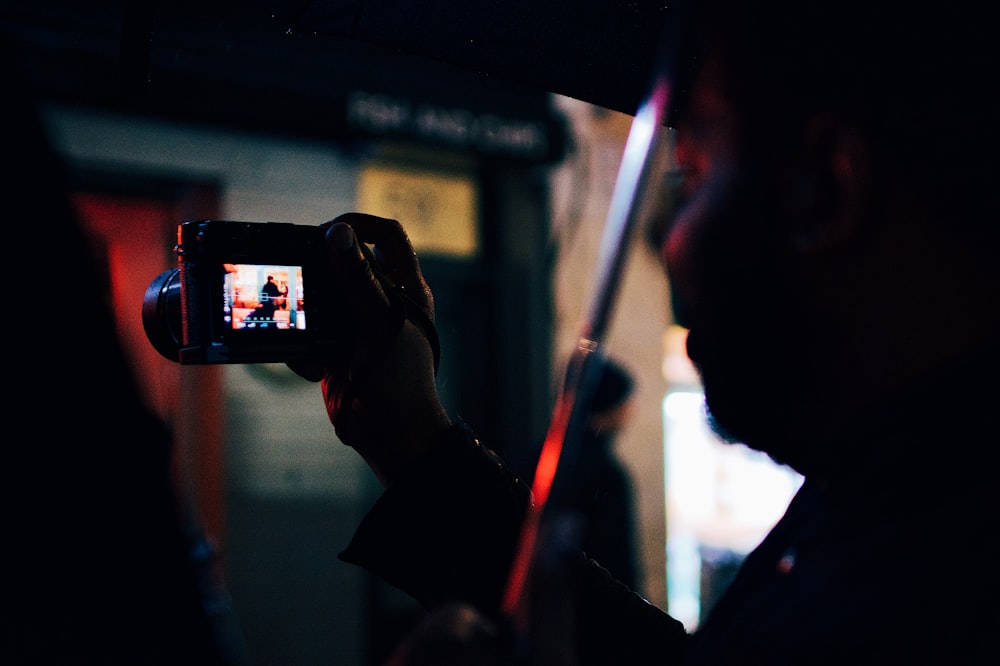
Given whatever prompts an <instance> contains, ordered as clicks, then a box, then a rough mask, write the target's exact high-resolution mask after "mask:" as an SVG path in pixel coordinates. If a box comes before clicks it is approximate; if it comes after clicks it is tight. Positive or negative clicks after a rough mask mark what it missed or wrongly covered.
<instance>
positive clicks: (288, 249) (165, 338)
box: [142, 220, 336, 364]
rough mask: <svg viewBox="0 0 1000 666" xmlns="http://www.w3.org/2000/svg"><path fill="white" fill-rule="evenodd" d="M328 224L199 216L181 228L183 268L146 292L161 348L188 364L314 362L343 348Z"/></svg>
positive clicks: (146, 322)
mask: <svg viewBox="0 0 1000 666" xmlns="http://www.w3.org/2000/svg"><path fill="white" fill-rule="evenodd" d="M323 248H324V235H323V229H321V228H320V227H318V226H308V225H296V224H288V223H283V222H234V221H227V220H195V221H190V222H184V223H182V224H179V225H178V227H177V244H176V246H175V248H174V249H175V252H176V254H177V258H178V266H177V268H173V269H170V270H167V271H164V272H163V273H161V274H160V275H158V276H157V277H156V278H155V279H154V280H153V282H152V283H151V284H150V285H149V288H148V289H147V290H146V295H145V297H144V299H143V304H142V322H143V327H144V328H145V330H146V336H147V337H148V338H149V341H150V343H152V345H153V347H154V348H155V349H156V350H157V351H158V352H160V354H162V355H163V356H164V357H166V358H168V359H170V360H171V361H176V362H178V363H181V364H210V363H277V362H287V361H295V360H303V359H314V358H317V357H319V355H321V354H323V352H324V350H326V349H328V348H329V347H330V346H331V345H333V344H334V343H335V342H336V335H335V333H336V323H335V321H334V318H333V312H332V310H333V309H334V308H333V307H331V301H332V298H331V294H330V288H331V280H330V271H329V268H328V267H327V263H326V262H325V261H324V259H323Z"/></svg>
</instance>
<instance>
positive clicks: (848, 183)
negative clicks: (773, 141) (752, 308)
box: [783, 113, 872, 254]
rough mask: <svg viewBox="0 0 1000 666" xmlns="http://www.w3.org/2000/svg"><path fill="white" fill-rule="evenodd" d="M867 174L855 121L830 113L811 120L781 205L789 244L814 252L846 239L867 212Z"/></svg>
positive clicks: (863, 140)
mask: <svg viewBox="0 0 1000 666" xmlns="http://www.w3.org/2000/svg"><path fill="white" fill-rule="evenodd" d="M871 178H872V163H871V150H870V146H869V143H868V140H867V137H866V136H865V135H864V133H863V132H862V131H861V130H860V129H859V128H858V127H857V126H856V125H855V124H853V123H851V122H848V120H847V119H846V118H844V117H843V116H840V115H838V114H834V113H824V114H822V115H818V116H815V117H814V118H813V119H812V120H810V121H809V123H808V124H807V125H806V127H805V130H804V132H803V143H802V152H801V162H800V163H799V164H798V165H797V167H796V168H795V173H792V174H789V177H788V184H789V187H788V188H786V192H787V197H786V200H785V202H784V203H785V205H784V207H783V209H784V212H785V222H786V224H787V225H788V232H789V240H790V242H791V245H792V247H793V249H794V250H795V251H797V252H801V253H805V254H816V253H822V252H826V251H829V250H832V249H835V248H837V247H840V246H842V245H844V244H845V243H848V242H850V240H851V239H853V238H854V237H855V236H856V234H857V233H858V231H859V230H860V229H861V228H862V226H863V224H864V221H865V219H866V216H867V214H868V210H867V208H868V205H869V192H870V191H871V185H872V183H871Z"/></svg>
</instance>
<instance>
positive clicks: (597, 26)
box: [267, 0, 673, 114]
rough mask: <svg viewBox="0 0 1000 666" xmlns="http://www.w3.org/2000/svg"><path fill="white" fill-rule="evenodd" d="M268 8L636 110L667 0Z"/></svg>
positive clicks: (294, 26)
mask: <svg viewBox="0 0 1000 666" xmlns="http://www.w3.org/2000/svg"><path fill="white" fill-rule="evenodd" d="M267 11H268V12H269V13H270V15H271V16H272V17H273V19H274V20H275V21H277V22H278V23H280V24H283V25H285V26H286V27H287V29H288V30H289V31H290V32H302V31H305V32H311V33H315V34H317V35H324V36H327V37H329V38H338V39H344V40H352V41H356V42H361V43H365V44H372V45H378V46H382V47H385V48H387V49H390V50H393V51H395V52H398V53H402V54H411V55H415V56H421V57H425V58H429V59H433V60H438V61H442V62H447V63H449V64H451V65H454V66H456V67H460V68H464V69H468V70H472V71H475V72H478V73H481V74H484V75H487V76H490V77H496V78H500V79H505V80H508V81H513V82H517V83H521V84H525V85H527V86H530V87H532V88H536V89H541V90H546V91H549V92H554V93H559V94H562V95H566V96H569V97H573V98H576V99H579V100H583V101H585V102H590V103H592V104H596V105H598V106H603V107H606V108H609V109H613V110H615V111H622V112H624V113H628V114H635V113H636V111H637V110H638V109H639V106H640V105H641V103H642V101H643V100H644V99H645V97H646V94H647V93H648V91H649V85H650V81H651V80H652V77H653V70H654V61H655V55H656V53H657V48H658V44H659V42H660V40H661V38H662V36H663V27H664V24H665V21H666V16H667V4H666V2H665V1H664V0H629V1H625V0H575V1H572V2H566V0H479V1H477V0H437V1H434V2H412V0H306V1H305V2H288V1H283V0H272V1H271V3H270V4H269V5H268V6H267ZM671 11H673V9H672V8H671Z"/></svg>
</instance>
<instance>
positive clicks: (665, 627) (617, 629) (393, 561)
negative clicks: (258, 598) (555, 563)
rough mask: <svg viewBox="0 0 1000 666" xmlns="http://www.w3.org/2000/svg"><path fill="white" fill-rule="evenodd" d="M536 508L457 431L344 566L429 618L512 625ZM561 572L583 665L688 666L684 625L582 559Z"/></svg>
mask: <svg viewBox="0 0 1000 666" xmlns="http://www.w3.org/2000/svg"><path fill="white" fill-rule="evenodd" d="M529 502H530V490H529V489H528V487H527V485H526V484H525V483H524V482H523V481H522V480H520V479H518V478H517V476H516V475H515V474H514V473H513V472H512V471H510V469H509V468H508V467H507V466H506V465H505V464H504V462H503V461H502V460H501V459H500V458H499V457H498V456H497V455H496V454H495V453H493V452H492V451H490V450H489V449H488V448H486V447H484V446H483V445H482V444H481V443H480V442H479V441H478V440H477V439H476V437H475V435H474V434H473V432H472V431H471V430H470V429H469V428H468V427H467V426H466V425H464V424H457V425H455V426H454V427H453V428H452V429H451V430H450V431H449V432H448V434H447V436H446V438H445V441H444V442H442V444H441V446H439V447H437V449H436V450H435V451H434V453H432V454H430V455H429V456H427V457H426V458H425V459H424V460H422V461H421V462H420V464H419V465H417V466H415V467H414V468H413V469H412V470H411V471H410V473H408V474H407V476H406V477H405V478H403V479H400V480H399V481H397V482H396V483H395V484H393V485H392V486H390V487H389V488H387V489H386V491H385V492H384V493H383V494H382V496H381V497H380V498H379V499H378V500H377V501H376V503H375V505H374V507H373V508H372V509H371V511H370V512H369V513H368V515H367V516H365V518H364V519H363V521H362V523H361V525H360V526H359V528H358V530H357V531H356V533H355V535H354V538H353V539H352V540H351V542H350V544H349V545H348V547H347V548H346V549H345V550H344V551H343V552H342V553H340V559H341V560H343V561H345V562H349V563H352V564H356V565H360V566H362V567H364V568H365V569H367V570H369V571H370V572H372V573H374V574H375V575H377V576H379V577H381V578H382V579H384V580H385V581H386V582H388V583H390V584H391V585H393V586H395V587H397V588H399V589H401V590H403V591H404V592H406V593H408V594H410V595H411V596H412V597H414V598H415V599H416V600H417V601H418V602H419V603H420V604H421V605H423V606H424V607H425V608H427V609H428V610H434V609H436V608H440V607H442V606H444V605H446V604H449V603H452V602H462V603H467V604H471V605H472V606H474V607H475V608H476V609H477V610H478V611H479V612H481V613H482V614H484V615H485V616H486V617H488V618H490V619H491V620H493V621H497V622H499V623H503V620H504V618H502V617H500V611H499V609H500V600H501V597H502V594H503V589H504V586H505V584H506V579H507V574H508V571H509V568H510V564H511V560H512V559H513V553H514V550H515V547H516V545H517V539H518V535H519V532H520V527H521V522H522V520H523V518H524V516H525V513H526V511H527V508H528V504H529ZM559 566H560V571H559V576H558V578H559V580H560V581H561V582H560V584H565V585H566V586H568V589H569V590H571V593H570V594H569V595H567V596H566V597H565V598H566V599H571V600H572V601H571V602H570V604H571V607H570V608H569V612H570V613H571V614H572V618H573V625H572V626H573V630H572V633H573V634H574V635H575V643H576V651H577V653H578V655H580V657H581V658H580V660H579V662H580V663H581V664H602V663H611V662H612V661H614V662H618V663H622V660H623V658H625V661H626V662H628V663H658V664H670V663H677V662H678V661H679V659H680V655H681V654H682V652H683V650H684V648H685V647H686V645H687V635H686V633H685V632H684V629H683V626H682V625H681V624H680V623H679V622H677V621H676V620H674V619H673V618H670V617H669V616H668V615H666V614H665V613H663V612H662V611H660V610H659V609H657V608H656V607H654V606H652V605H651V604H649V603H648V602H646V601H645V600H644V599H642V597H640V596H639V595H637V594H635V593H633V592H631V591H630V590H629V589H628V588H627V587H625V586H624V585H622V584H620V583H618V582H617V581H615V580H614V579H613V578H612V577H611V576H610V575H609V574H608V573H607V572H606V571H605V570H604V569H602V568H600V567H599V566H598V565H597V564H596V563H594V562H593V561H591V560H588V559H587V558H586V557H584V556H583V554H582V553H575V554H574V555H573V556H572V557H569V558H566V559H565V560H564V561H562V562H560V565H559ZM629 655H631V658H628V656H629Z"/></svg>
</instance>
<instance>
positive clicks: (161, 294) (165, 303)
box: [142, 268, 184, 362]
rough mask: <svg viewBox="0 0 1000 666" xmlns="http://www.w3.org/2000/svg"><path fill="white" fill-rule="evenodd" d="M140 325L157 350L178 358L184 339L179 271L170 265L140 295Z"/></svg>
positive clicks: (171, 358)
mask: <svg viewBox="0 0 1000 666" xmlns="http://www.w3.org/2000/svg"><path fill="white" fill-rule="evenodd" d="M142 327H143V328H144V329H146V337H147V338H149V342H150V343H151V344H152V345H153V348H154V349H156V351H158V352H160V354H161V355H163V356H164V357H165V358H167V359H168V360H171V361H175V362H176V361H178V359H179V358H180V353H179V352H180V348H181V345H182V344H183V342H184V338H183V327H182V323H181V273H180V269H179V268H172V269H170V270H168V271H164V272H162V273H160V274H159V275H158V276H156V279H154V280H153V282H152V283H151V284H150V285H149V288H147V289H146V295H145V297H144V298H143V299H142Z"/></svg>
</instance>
